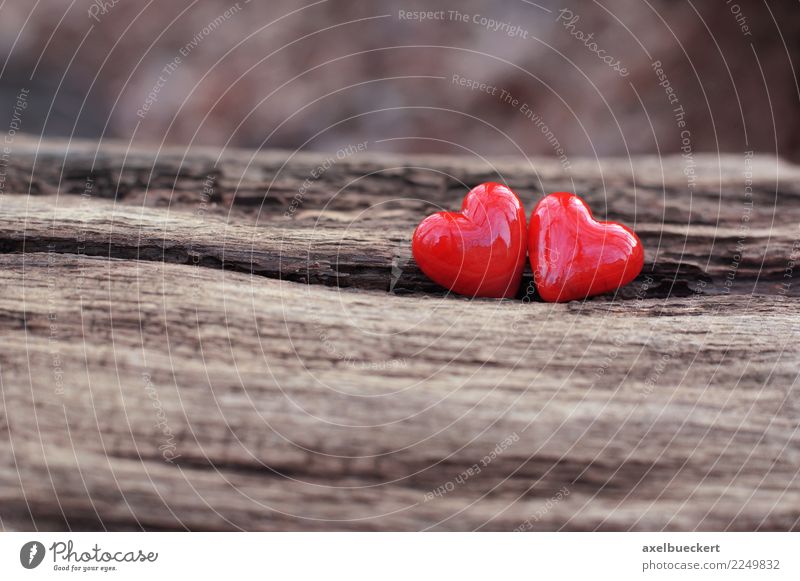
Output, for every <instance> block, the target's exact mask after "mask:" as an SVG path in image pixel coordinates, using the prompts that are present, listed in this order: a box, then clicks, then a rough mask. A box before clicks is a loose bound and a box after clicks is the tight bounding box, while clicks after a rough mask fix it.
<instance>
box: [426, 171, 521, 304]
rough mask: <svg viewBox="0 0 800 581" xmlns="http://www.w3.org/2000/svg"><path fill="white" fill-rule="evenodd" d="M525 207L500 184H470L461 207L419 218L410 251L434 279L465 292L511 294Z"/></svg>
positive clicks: (517, 273) (517, 270) (518, 275)
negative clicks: (420, 219) (471, 185)
mask: <svg viewBox="0 0 800 581" xmlns="http://www.w3.org/2000/svg"><path fill="white" fill-rule="evenodd" d="M526 235H527V232H526V226H525V209H524V208H523V207H522V203H521V202H520V201H519V198H517V196H516V194H514V192H512V191H511V190H510V189H509V188H507V187H506V186H504V185H502V184H496V183H485V184H481V185H479V186H477V187H475V188H473V189H472V190H470V192H469V193H468V194H467V195H466V197H465V198H464V202H463V203H462V204H461V212H438V213H436V214H433V215H432V216H428V217H427V218H425V219H424V220H423V221H422V222H420V224H419V226H417V229H416V230H415V231H414V238H413V239H412V241H411V251H412V253H413V254H414V260H415V261H416V262H417V264H418V265H419V267H420V268H421V269H422V272H424V273H425V274H426V275H427V276H428V277H429V278H430V279H431V280H433V281H434V282H435V283H437V284H440V285H442V286H443V287H446V288H449V289H450V290H452V291H453V292H456V293H458V294H461V295H466V296H469V297H496V298H508V297H513V296H515V295H516V294H517V290H518V289H519V284H520V281H521V279H522V270H523V268H524V267H525V252H526Z"/></svg>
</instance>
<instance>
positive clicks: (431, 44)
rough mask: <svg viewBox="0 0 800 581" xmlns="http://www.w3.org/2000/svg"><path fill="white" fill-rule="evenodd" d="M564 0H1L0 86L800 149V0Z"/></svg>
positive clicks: (420, 148)
mask: <svg viewBox="0 0 800 581" xmlns="http://www.w3.org/2000/svg"><path fill="white" fill-rule="evenodd" d="M559 2H560V3H557V2H553V1H548V0H541V1H539V2H531V1H528V0H505V1H503V2H493V3H488V2H477V1H474V0H459V1H458V2H455V1H424V2H423V1H419V2H413V1H406V0H401V1H399V2H389V1H386V0H376V1H373V2H355V1H350V0H328V1H316V2H314V1H309V2H303V3H299V2H290V1H287V0H269V1H268V2H266V1H262V2H258V1H257V0H251V1H249V2H248V1H246V0H240V1H239V2H234V1H231V0H105V1H103V0H94V1H87V0H72V1H68V0H34V1H31V2H23V1H21V0H13V1H6V2H3V3H2V4H0V62H2V70H0V82H2V85H1V86H0V104H2V112H3V113H2V114H3V115H6V116H8V118H9V119H11V118H12V115H13V110H14V106H15V103H17V102H18V101H19V96H20V92H21V91H23V92H24V93H23V94H24V101H25V105H26V107H25V111H24V114H23V115H22V116H21V119H20V123H19V124H20V125H21V128H20V131H23V132H27V133H35V134H44V135H46V136H76V137H89V138H101V137H102V138H117V139H123V140H126V141H127V140H132V141H134V142H137V143H153V144H161V143H169V144H203V145H214V146H226V147H247V148H262V147H263V148H290V149H297V148H299V149H305V150H322V151H334V150H336V149H338V148H341V147H347V146H353V145H354V144H358V143H363V142H365V141H367V142H369V144H370V147H377V148H379V149H380V150H383V151H398V152H437V153H469V152H474V153H476V154H479V155H495V156H496V155H520V154H523V153H524V154H527V155H556V156H560V157H563V158H564V159H569V158H570V157H573V156H575V157H577V156H595V155H598V156H627V155H629V154H639V153H661V154H664V153H670V152H680V151H681V147H682V146H684V147H685V146H686V145H687V143H686V141H687V138H688V140H689V146H690V148H691V150H692V151H694V152H700V151H730V152H741V151H744V150H755V151H760V152H772V153H777V154H779V155H781V156H782V157H785V158H788V159H793V160H800V131H799V129H800V114H798V112H799V111H800V108H799V105H800V101H799V99H800V89H799V88H798V63H800V2H798V0H778V1H775V2H766V1H762V2H757V1H745V0H741V1H740V0H737V1H736V2H734V1H726V0H714V1H713V2H689V1H686V2H684V1H667V0H645V1H644V2H630V1H622V0H602V1H601V2H584V1H577V0H568V1H566V2H564V0H559ZM418 11H425V12H426V13H427V14H418V13H417V12H418ZM686 132H688V133H686Z"/></svg>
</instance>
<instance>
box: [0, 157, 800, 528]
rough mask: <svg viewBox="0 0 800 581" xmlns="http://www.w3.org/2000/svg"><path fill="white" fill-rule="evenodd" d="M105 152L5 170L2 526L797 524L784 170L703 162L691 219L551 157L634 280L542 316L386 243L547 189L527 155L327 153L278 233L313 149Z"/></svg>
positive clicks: (655, 194) (653, 165)
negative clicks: (451, 289)
mask: <svg viewBox="0 0 800 581" xmlns="http://www.w3.org/2000/svg"><path fill="white" fill-rule="evenodd" d="M121 152H126V149H125V148H123V147H121V146H118V145H111V146H104V147H102V148H100V149H99V150H98V148H97V146H96V144H90V143H76V144H71V145H70V146H69V147H67V146H66V145H65V144H63V143H58V142H45V143H42V144H38V143H36V142H30V144H29V145H25V143H23V145H21V146H20V148H19V149H17V150H16V151H15V155H14V157H13V158H12V161H13V164H12V166H11V167H9V171H8V181H7V186H8V188H7V190H6V191H5V192H4V195H3V196H2V197H0V284H1V285H2V288H3V292H2V293H1V294H0V335H2V339H3V346H4V349H3V350H2V351H0V394H1V395H2V399H1V400H0V403H2V406H1V407H0V448H2V458H3V461H2V463H0V525H1V526H2V527H3V528H5V529H23V530H31V529H33V528H39V529H62V528H71V529H97V528H107V529H111V530H128V529H141V528H144V529H191V530H220V529H224V530H228V529H233V530H235V529H244V530H340V529H345V530H421V529H433V530H472V529H481V530H512V529H516V528H523V529H532V530H593V529H601V530H628V529H638V530H654V529H658V530H661V529H668V530H694V529H699V530H720V529H732V530H755V529H767V530H789V529H798V528H800V482H798V475H799V474H800V430H799V429H798V428H800V399H798V398H799V396H798V390H797V380H798V370H799V366H798V363H800V347H798V345H800V341H798V339H800V313H798V310H797V299H796V296H797V290H796V286H797V285H793V284H791V283H792V274H793V272H794V271H796V267H794V266H793V264H794V262H793V261H794V260H796V259H797V258H800V245H798V243H797V240H798V235H800V228H798V225H800V205H798V203H797V202H798V196H800V171H798V169H797V168H795V167H794V166H791V165H787V164H784V163H780V162H775V160H767V159H761V158H755V159H754V160H753V161H752V162H751V163H749V164H748V165H747V166H745V163H744V160H743V159H742V158H739V157H731V158H723V159H721V160H720V159H716V158H715V159H712V158H704V159H701V160H699V161H698V163H699V165H698V168H697V174H698V176H699V177H698V182H697V183H696V184H695V186H694V192H693V193H692V195H691V197H690V196H689V195H688V193H687V192H686V189H685V180H686V178H685V175H684V174H683V173H682V171H681V170H680V168H681V167H683V165H684V162H683V161H682V160H680V159H674V158H669V159H666V160H663V164H662V163H659V161H658V160H657V159H655V158H652V159H638V160H633V161H631V162H628V161H627V160H626V161H621V160H617V161H615V160H610V161H605V160H604V161H603V162H602V163H596V162H590V161H586V162H585V163H584V162H582V163H574V164H573V166H572V173H573V174H574V175H573V176H572V179H574V180H575V184H576V185H577V184H580V186H579V187H575V188H574V189H576V190H579V191H582V192H585V193H586V196H587V198H589V199H590V200H592V203H593V206H594V207H595V208H597V210H598V212H597V213H598V214H600V215H602V216H608V217H612V218H615V219H623V220H626V221H629V222H630V223H635V224H636V229H637V231H638V232H639V233H640V234H641V235H642V237H643V239H644V240H645V244H646V246H647V248H648V257H647V259H648V266H647V267H646V271H645V272H644V273H643V275H642V276H641V277H640V278H639V279H638V280H637V281H635V282H634V283H633V284H632V285H631V286H630V287H629V288H628V289H626V290H625V292H622V293H620V294H619V295H618V296H617V297H610V296H605V297H597V298H595V299H593V300H590V301H585V302H573V303H569V304H563V305H552V304H546V303H541V302H537V301H536V300H533V301H529V300H527V299H526V300H504V301H493V300H474V301H469V300H465V299H461V298H458V297H453V296H445V294H444V293H443V292H442V291H441V289H438V288H436V287H435V286H434V285H432V284H431V283H429V282H428V281H426V280H425V278H424V277H423V276H422V275H421V273H419V272H418V270H417V269H416V267H415V265H414V264H413V260H409V259H408V256H407V252H406V246H405V245H406V244H407V240H408V237H409V234H410V230H411V229H413V225H414V223H415V222H416V221H418V220H419V219H421V217H423V216H424V215H426V213H428V212H430V211H431V209H432V207H433V206H435V205H439V206H443V207H448V208H452V207H456V206H457V205H458V204H459V203H460V197H461V195H462V193H463V187H464V186H462V185H461V184H462V183H463V184H466V185H473V183H475V182H477V181H483V180H485V179H497V174H500V175H501V176H502V177H503V178H504V179H506V180H507V181H508V182H509V183H510V184H512V185H514V187H516V188H518V189H520V194H522V196H523V198H525V201H526V206H527V207H528V209H530V208H531V207H532V203H533V201H534V200H535V198H536V196H538V195H541V192H542V191H552V190H555V189H573V186H572V185H570V184H568V183H566V181H565V177H564V175H563V170H562V169H561V168H560V166H559V165H558V164H557V162H555V161H549V160H535V162H531V163H530V164H529V163H528V162H524V163H522V162H518V161H513V160H508V161H503V162H498V163H497V164H495V166H496V167H495V170H496V171H497V174H494V173H492V172H493V171H494V170H492V169H491V168H487V167H485V166H483V165H481V163H479V162H477V161H475V160H466V159H459V158H435V157H429V158H418V159H400V158H390V157H389V156H381V155H379V154H369V155H368V156H362V157H358V156H353V157H352V158H350V157H348V158H347V159H344V160H337V162H336V163H335V164H334V165H333V166H331V168H329V169H328V170H327V171H325V172H324V173H323V174H322V175H321V177H320V179H318V180H317V181H316V182H314V187H313V189H309V190H307V191H306V193H305V195H304V197H303V198H302V201H301V202H300V203H298V204H297V205H296V207H295V208H294V211H292V212H290V215H289V216H287V215H286V212H287V209H288V208H291V207H292V199H293V197H294V195H295V194H297V192H298V190H299V189H300V188H301V187H302V184H303V182H304V180H305V179H306V177H303V176H306V175H307V174H308V172H310V171H313V168H314V167H317V166H320V165H321V164H323V163H324V160H325V156H319V155H316V156H315V155H312V154H302V155H298V156H295V157H291V156H290V154H286V153H277V152H268V153H262V154H258V155H252V154H251V153H249V152H230V153H226V154H224V155H222V156H218V155H217V154H216V153H214V152H210V151H199V152H197V151H193V152H188V153H186V152H181V151H176V150H170V151H164V152H160V153H158V154H157V155H156V154H155V153H153V152H151V151H133V152H127V157H126V158H124V161H123V157H122V153H121ZM184 154H186V159H185V160H182V157H183V156H184ZM95 157H96V158H97V159H95ZM217 157H219V161H217V162H216V164H215V160H216V158H217ZM251 158H252V159H251ZM287 160H288V163H286V165H285V166H284V167H281V165H282V164H284V163H285V162H287ZM92 164H94V167H93V166H92ZM662 165H663V167H664V168H665V169H664V173H663V175H664V176H666V175H675V174H676V173H677V174H678V175H679V177H678V178H677V179H675V180H673V181H667V180H666V179H664V178H663V177H662V174H660V171H661V170H660V169H659V168H660V167H661V166H662ZM409 166H413V168H412V167H409ZM148 168H149V169H148ZM154 168H155V169H154ZM498 168H499V169H498ZM745 168H748V170H749V172H750V174H751V175H750V177H749V178H748V179H752V184H751V187H752V200H753V206H752V210H749V211H748V212H747V215H748V220H747V221H746V224H747V228H746V230H745V229H742V223H743V221H742V215H743V212H744V211H743V208H744V207H745V206H744V205H743V203H744V201H746V199H749V198H745V195H744V192H745V190H744V187H745V181H744V180H745V176H744V170H745ZM151 170H154V171H152V173H153V175H155V176H157V179H148V175H149V172H150V171H151ZM209 174H213V175H214V176H215V178H214V185H213V191H212V192H211V193H210V194H208V196H204V195H203V194H202V188H203V187H204V185H203V184H204V183H206V181H207V176H208V175H209ZM87 177H88V178H89V183H90V184H91V192H90V194H91V195H86V194H87V192H86V183H87ZM681 181H683V187H681V185H680V184H681ZM148 182H149V184H150V185H149V187H148ZM154 182H155V183H157V187H154V186H153V183H154ZM559 183H560V184H561V185H560V187H551V186H556V185H557V184H559ZM242 184H244V185H242ZM276 184H278V185H276ZM198 190H200V191H198ZM339 190H341V191H339ZM336 192H338V193H336ZM81 194H83V195H81ZM334 194H335V195H334ZM735 258H738V260H734V259H735ZM734 262H735V263H736V264H735V265H734V264H733V263H734ZM792 269H794V270H792ZM731 271H733V273H734V276H733V277H730V273H731ZM790 271H791V272H790ZM787 273H788V274H789V276H788V277H787ZM726 281H730V282H729V283H727V284H726ZM390 289H391V292H387V291H389V290H390Z"/></svg>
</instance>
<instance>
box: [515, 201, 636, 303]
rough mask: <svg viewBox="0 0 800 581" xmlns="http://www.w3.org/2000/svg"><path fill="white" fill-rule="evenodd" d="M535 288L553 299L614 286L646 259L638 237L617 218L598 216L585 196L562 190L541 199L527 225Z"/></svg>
mask: <svg viewBox="0 0 800 581" xmlns="http://www.w3.org/2000/svg"><path fill="white" fill-rule="evenodd" d="M528 252H529V253H530V258H531V268H532V269H533V273H534V280H535V282H536V290H537V291H538V292H539V295H540V296H541V297H542V298H543V299H544V300H546V301H548V302H567V301H572V300H576V299H583V298H586V297H589V296H592V295H598V294H602V293H606V292H609V291H613V290H615V289H618V288H619V287H621V286H624V285H626V284H628V283H629V282H631V281H632V280H633V279H634V278H636V277H637V275H638V274H639V273H640V272H641V270H642V266H643V265H644V249H643V248H642V242H641V240H639V237H638V236H636V234H635V233H634V232H633V231H632V230H630V229H629V228H628V227H626V226H623V225H622V224H617V223H615V222H598V221H597V220H595V219H594V218H593V217H592V211H591V210H590V209H589V206H587V205H586V202H584V201H583V200H582V199H580V198H579V197H578V196H576V195H574V194H569V193H566V192H559V193H556V194H550V195H549V196H547V197H545V198H544V199H542V200H540V201H539V203H538V204H537V205H536V208H534V210H533V214H531V221H530V224H529V226H528Z"/></svg>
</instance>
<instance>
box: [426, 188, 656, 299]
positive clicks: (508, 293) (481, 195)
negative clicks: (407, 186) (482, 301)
mask: <svg viewBox="0 0 800 581" xmlns="http://www.w3.org/2000/svg"><path fill="white" fill-rule="evenodd" d="M411 249H412V252H413V254H414V260H416V262H417V264H418V265H419V267H420V268H421V269H422V271H423V272H424V273H425V274H426V275H427V276H428V277H429V278H431V279H432V280H433V281H434V282H436V283H437V284H440V285H442V286H444V287H447V288H449V289H450V290H452V291H454V292H456V293H458V294H462V295H467V296H470V297H496V298H510V297H514V296H516V294H517V291H518V290H519V285H520V282H521V280H522V271H523V269H524V267H525V254H526V250H527V253H528V255H529V256H530V260H531V268H532V270H533V273H534V281H535V284H536V289H537V291H538V293H539V296H541V297H542V298H543V299H544V300H545V301H548V302H566V301H572V300H576V299H583V298H586V297H589V296H592V295H598V294H602V293H606V292H609V291H613V290H615V289H617V288H619V287H621V286H624V285H626V284H628V283H629V282H631V281H632V280H633V279H634V278H636V277H637V276H638V274H639V272H641V270H642V266H643V264H644V250H643V248H642V243H641V241H640V240H639V237H638V236H636V234H635V233H634V232H633V231H632V230H630V229H629V228H627V227H626V226H623V225H622V224H617V223H614V222H598V221H597V220H595V219H594V218H593V217H592V211H591V210H590V209H589V206H587V205H586V202H584V201H583V200H581V199H580V198H579V197H578V196H576V195H574V194H569V193H566V192H559V193H556V194H550V195H549V196H546V197H545V198H543V199H542V200H541V201H539V203H538V204H537V205H536V208H535V209H534V210H533V214H531V220H530V224H528V225H527V227H526V224H525V209H524V208H523V207H522V203H521V202H520V201H519V198H518V197H517V196H516V194H514V192H512V191H511V190H510V189H509V188H507V187H506V186H504V185H502V184H496V183H485V184H481V185H479V186H477V187H475V188H473V189H472V190H470V192H469V193H468V194H467V196H466V197H465V198H464V202H463V203H462V205H461V212H438V213H437V214H433V215H432V216H428V217H427V218H425V219H424V220H423V221H422V222H421V223H420V225H419V226H417V229H416V230H415V231H414V238H413V240H412V243H411Z"/></svg>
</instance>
